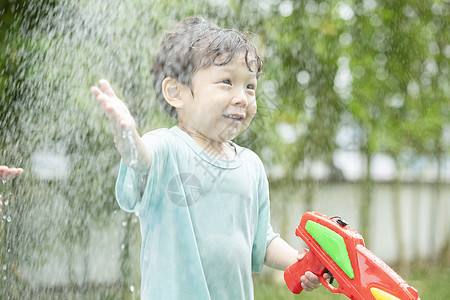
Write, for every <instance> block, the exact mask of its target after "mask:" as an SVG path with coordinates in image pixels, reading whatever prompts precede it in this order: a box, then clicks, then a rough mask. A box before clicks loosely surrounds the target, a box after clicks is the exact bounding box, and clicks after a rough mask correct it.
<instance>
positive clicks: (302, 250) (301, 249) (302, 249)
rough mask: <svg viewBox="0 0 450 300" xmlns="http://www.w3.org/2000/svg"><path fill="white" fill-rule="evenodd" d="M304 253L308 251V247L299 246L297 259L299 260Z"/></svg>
mask: <svg viewBox="0 0 450 300" xmlns="http://www.w3.org/2000/svg"><path fill="white" fill-rule="evenodd" d="M306 253H308V249H305V248H300V249H299V250H298V255H297V260H301V259H302V258H303V257H305V255H306Z"/></svg>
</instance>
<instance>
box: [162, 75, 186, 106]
mask: <svg viewBox="0 0 450 300" xmlns="http://www.w3.org/2000/svg"><path fill="white" fill-rule="evenodd" d="M183 86H184V85H183V84H181V83H179V82H178V81H177V80H175V79H173V78H171V77H166V78H165V79H164V80H163V82H162V92H163V95H164V98H165V99H166V101H167V102H168V103H169V104H170V105H171V106H173V107H175V108H182V107H183V105H184V101H183V97H182V92H181V90H182V88H183Z"/></svg>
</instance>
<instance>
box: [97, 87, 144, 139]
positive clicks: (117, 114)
mask: <svg viewBox="0 0 450 300" xmlns="http://www.w3.org/2000/svg"><path fill="white" fill-rule="evenodd" d="M99 84H100V88H101V89H100V88H98V87H96V86H94V87H92V88H91V91H92V93H93V94H94V95H95V96H96V97H97V101H98V103H99V104H100V106H101V108H102V109H103V111H104V112H105V113H106V115H107V116H108V117H109V119H110V120H111V123H112V125H113V129H114V134H115V135H116V137H117V136H121V134H122V132H123V131H129V130H134V129H135V128H136V121H135V120H134V118H133V117H132V116H131V113H130V110H129V109H128V107H127V106H126V105H125V103H124V102H123V101H122V100H120V99H119V98H118V97H117V96H116V93H115V92H114V90H113V89H112V87H111V85H110V84H109V82H108V81H107V80H106V79H102V80H100V81H99Z"/></svg>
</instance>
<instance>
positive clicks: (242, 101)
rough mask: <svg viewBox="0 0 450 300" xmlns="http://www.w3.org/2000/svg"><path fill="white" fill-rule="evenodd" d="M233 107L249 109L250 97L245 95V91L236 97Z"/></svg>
mask: <svg viewBox="0 0 450 300" xmlns="http://www.w3.org/2000/svg"><path fill="white" fill-rule="evenodd" d="M233 105H235V106H242V107H247V105H248V96H247V95H246V94H245V91H240V92H238V93H237V94H236V95H234V98H233Z"/></svg>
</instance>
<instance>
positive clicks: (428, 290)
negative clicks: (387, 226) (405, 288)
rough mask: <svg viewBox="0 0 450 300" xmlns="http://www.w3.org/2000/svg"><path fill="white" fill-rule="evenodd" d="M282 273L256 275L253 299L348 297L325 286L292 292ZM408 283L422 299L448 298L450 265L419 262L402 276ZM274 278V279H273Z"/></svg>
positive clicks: (322, 299)
mask: <svg viewBox="0 0 450 300" xmlns="http://www.w3.org/2000/svg"><path fill="white" fill-rule="evenodd" d="M281 274H282V273H280V274H277V273H274V274H272V275H271V276H267V275H264V274H263V275H257V276H255V278H254V282H255V300H277V299H283V300H290V299H292V300H294V299H314V300H327V299H329V300H340V299H348V298H347V297H346V296H344V295H333V294H332V293H331V292H329V291H328V290H327V289H326V288H325V287H323V286H322V287H320V288H318V289H317V290H315V291H313V292H309V293H308V292H302V293H301V294H300V295H295V294H292V293H291V292H290V291H289V289H288V288H287V287H286V286H285V284H284V281H283V280H282V278H280V277H281V276H282V275H281ZM402 274H404V272H402ZM402 277H403V278H404V279H405V280H406V282H408V284H409V285H411V286H413V287H415V288H416V289H417V290H418V291H419V296H420V298H421V299H422V300H447V299H450V288H449V287H448V284H449V282H450V266H448V265H447V266H432V267H430V266H429V265H426V264H420V265H418V266H415V267H414V268H413V269H412V270H411V271H409V272H408V275H406V276H402ZM274 278H275V279H274Z"/></svg>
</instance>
